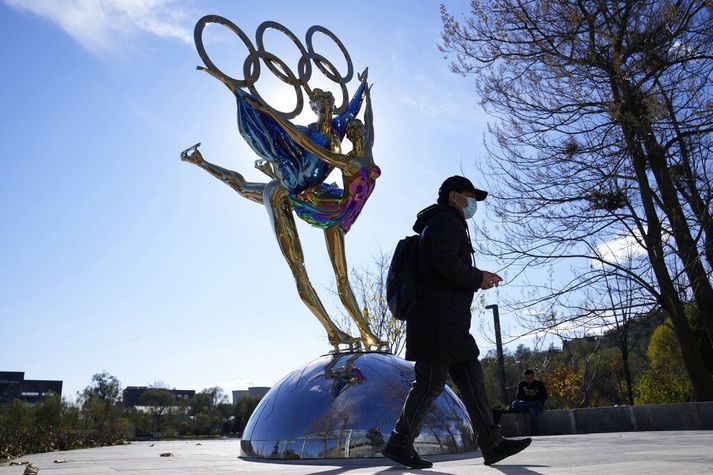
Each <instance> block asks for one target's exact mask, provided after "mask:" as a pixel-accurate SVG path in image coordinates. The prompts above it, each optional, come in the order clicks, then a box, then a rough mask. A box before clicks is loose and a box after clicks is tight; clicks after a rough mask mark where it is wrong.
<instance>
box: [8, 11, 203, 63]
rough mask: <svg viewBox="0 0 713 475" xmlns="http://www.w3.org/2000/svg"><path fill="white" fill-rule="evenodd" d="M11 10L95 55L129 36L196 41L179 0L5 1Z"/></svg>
mask: <svg viewBox="0 0 713 475" xmlns="http://www.w3.org/2000/svg"><path fill="white" fill-rule="evenodd" d="M4 2H5V3H6V4H7V5H9V6H10V7H13V8H16V9H17V10H21V11H26V12H30V13H33V14H35V15H37V16H40V17H43V18H46V19H48V20H50V21H51V22H52V23H54V24H56V25H57V26H59V27H60V28H61V29H62V30H64V31H65V33H67V34H68V35H70V36H71V37H72V38H74V39H75V40H76V41H77V42H78V43H79V44H81V45H82V46H84V47H85V48H86V49H88V50H89V51H91V52H93V53H95V54H101V53H104V52H106V51H109V50H112V49H113V48H115V47H117V46H119V45H121V44H122V43H123V42H124V41H125V40H126V37H127V36H130V35H132V34H136V33H150V34H153V35H156V36H159V37H162V38H175V39H178V40H181V41H184V42H186V43H191V42H192V40H193V37H192V34H191V31H190V29H188V28H186V27H185V26H184V25H185V23H186V20H187V18H188V15H187V13H186V11H185V10H184V9H182V8H181V7H180V4H179V3H178V2H177V1H176V0H63V1H58V0H4Z"/></svg>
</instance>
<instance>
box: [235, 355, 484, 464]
mask: <svg viewBox="0 0 713 475" xmlns="http://www.w3.org/2000/svg"><path fill="white" fill-rule="evenodd" d="M413 380H414V371H413V363H409V362H408V361H405V360H403V359H402V358H398V357H396V356H394V355H390V354H385V353H378V352H354V353H337V354H330V355H325V356H321V357H319V358H317V359H316V360H314V361H312V362H310V363H308V364H307V365H306V366H305V367H304V368H301V369H298V370H296V371H294V372H292V373H290V374H289V375H287V376H286V377H285V378H284V379H282V381H280V382H279V383H277V384H276V385H275V386H274V387H273V388H272V389H271V390H270V391H269V392H268V393H267V394H266V395H265V397H264V398H263V399H262V401H261V402H260V404H259V405H258V406H257V408H255V412H253V415H252V417H250V420H249V421H248V423H247V425H246V427H245V431H244V433H243V437H242V439H241V441H240V447H241V452H242V454H241V455H243V456H246V457H257V458H270V459H301V458H357V457H380V456H381V454H380V450H381V448H382V447H383V444H384V442H385V440H386V439H388V436H389V434H390V433H391V430H392V429H393V427H394V424H395V423H396V420H397V419H398V417H399V415H400V414H401V408H402V406H403V403H404V400H405V399H406V395H407V393H408V391H409V389H410V388H411V383H412V382H413ZM415 447H416V450H417V451H418V452H419V453H420V454H421V455H427V454H450V453H457V452H467V451H470V450H475V449H476V448H477V446H476V443H475V435H474V434H473V429H472V428H471V424H470V419H469V417H468V414H467V412H466V409H465V407H464V406H463V404H462V403H461V401H460V400H459V399H458V397H456V395H455V394H454V393H453V392H452V391H451V390H450V389H449V388H446V390H445V391H444V392H443V394H441V395H440V396H439V398H438V399H437V400H436V402H435V403H434V404H433V407H432V408H431V411H430V412H429V414H428V416H426V420H425V422H424V424H423V428H422V430H421V435H420V437H419V438H418V439H416V443H415Z"/></svg>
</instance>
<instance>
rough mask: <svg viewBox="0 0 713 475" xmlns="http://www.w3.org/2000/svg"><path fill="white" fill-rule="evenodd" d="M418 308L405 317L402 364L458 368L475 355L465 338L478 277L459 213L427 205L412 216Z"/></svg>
mask: <svg viewBox="0 0 713 475" xmlns="http://www.w3.org/2000/svg"><path fill="white" fill-rule="evenodd" d="M413 229H414V231H416V232H417V233H419V234H420V235H421V240H420V242H419V245H418V261H417V272H416V276H417V280H418V282H419V286H420V289H419V290H420V292H419V299H418V304H417V305H416V307H415V308H414V310H413V312H412V313H411V314H409V315H408V316H407V323H406V359H407V360H411V361H449V362H461V361H468V360H472V359H473V358H477V357H478V354H479V353H480V352H479V350H478V346H477V345H476V344H475V340H474V339H473V337H472V336H471V335H470V317H471V315H470V305H471V303H472V302H473V294H474V293H475V291H476V290H478V289H479V288H480V284H481V283H482V281H483V273H482V272H481V271H479V270H478V269H477V268H476V267H475V266H474V265H473V262H472V259H471V254H472V252H473V248H472V247H471V244H470V239H469V236H468V228H467V223H466V221H465V219H463V216H462V215H461V213H460V212H459V211H458V210H457V209H455V208H453V207H452V206H446V205H432V206H429V207H428V208H426V209H424V210H423V211H421V212H420V213H419V214H418V218H417V219H416V223H415V224H414V226H413Z"/></svg>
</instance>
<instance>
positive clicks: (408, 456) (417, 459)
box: [381, 443, 433, 468]
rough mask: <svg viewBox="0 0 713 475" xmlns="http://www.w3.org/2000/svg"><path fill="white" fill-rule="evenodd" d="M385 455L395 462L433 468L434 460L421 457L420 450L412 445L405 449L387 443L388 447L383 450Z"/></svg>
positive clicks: (408, 465) (409, 465) (414, 466)
mask: <svg viewBox="0 0 713 475" xmlns="http://www.w3.org/2000/svg"><path fill="white" fill-rule="evenodd" d="M381 453H382V454H383V455H384V457H387V458H390V459H391V460H393V461H394V462H397V463H400V464H401V465H406V466H407V467H411V468H431V467H433V462H431V461H430V460H426V459H423V458H421V456H420V455H418V452H416V450H415V449H414V448H413V447H411V448H409V449H405V448H402V447H398V446H396V445H393V444H389V443H387V444H386V447H384V449H383V450H382V451H381Z"/></svg>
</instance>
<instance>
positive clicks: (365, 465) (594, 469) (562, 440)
mask: <svg viewBox="0 0 713 475" xmlns="http://www.w3.org/2000/svg"><path fill="white" fill-rule="evenodd" d="M238 446H239V442H238V441H237V440H235V439H233V440H202V441H195V440H194V441H169V442H155V443H154V442H134V443H132V444H130V445H124V446H115V447H100V448H94V449H84V450H72V451H68V452H52V453H44V454H35V455H28V456H26V457H22V458H19V459H17V461H25V460H26V461H30V462H31V463H33V464H34V465H36V466H37V467H39V469H40V471H39V473H40V474H52V475H60V474H62V475H64V474H67V475H68V474H94V473H97V474H103V473H117V472H118V473H125V474H143V475H146V474H153V473H160V474H193V473H195V474H207V473H240V474H243V473H247V474H250V473H266V474H269V473H275V474H281V473H285V474H293V473H294V474H312V473H319V474H325V475H326V474H337V473H349V474H355V475H356V474H368V473H432V474H473V473H498V472H500V473H506V474H551V473H552V474H589V473H591V474H594V473H596V474H603V473H606V474H667V475H669V474H686V475H689V474H708V475H713V431H680V432H674V431H670V432H623V433H607V434H588V435H563V436H543V437H535V438H534V441H533V443H532V445H531V446H530V447H529V448H528V449H527V450H526V451H525V452H522V453H521V454H518V455H515V456H513V457H510V458H508V459H506V460H504V461H502V462H501V463H500V464H498V465H494V466H492V467H486V466H484V465H483V459H482V458H481V456H480V452H471V453H467V454H458V455H443V456H435V457H431V458H432V459H433V460H434V462H436V463H435V465H434V466H433V468H431V469H428V470H407V469H405V468H404V467H401V466H399V465H394V464H393V463H391V462H390V461H388V460H386V459H383V458H378V459H350V460H300V461H293V462H289V463H288V462H284V461H255V460H245V459H240V458H238V457H237V455H238ZM167 452H170V453H171V454H172V456H170V457H162V456H161V454H162V453H167ZM55 460H66V462H65V463H54V461H55ZM24 469H25V467H24V466H9V465H7V464H4V465H2V466H0V475H8V474H21V473H23V471H24Z"/></svg>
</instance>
